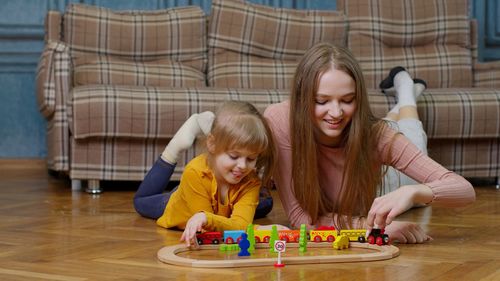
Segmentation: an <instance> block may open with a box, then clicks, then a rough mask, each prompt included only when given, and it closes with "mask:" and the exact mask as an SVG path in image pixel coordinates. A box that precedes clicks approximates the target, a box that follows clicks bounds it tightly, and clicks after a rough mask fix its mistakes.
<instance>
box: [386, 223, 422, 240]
mask: <svg viewBox="0 0 500 281" xmlns="http://www.w3.org/2000/svg"><path fill="white" fill-rule="evenodd" d="M385 234H387V235H389V238H390V239H391V241H396V240H397V241H399V243H407V244H415V243H418V244H420V243H424V242H426V241H431V240H432V237H430V236H429V235H427V234H426V233H425V232H424V230H423V229H422V228H421V227H420V226H419V225H418V224H415V223H411V222H404V221H394V222H392V223H391V225H388V226H387V227H386V228H385Z"/></svg>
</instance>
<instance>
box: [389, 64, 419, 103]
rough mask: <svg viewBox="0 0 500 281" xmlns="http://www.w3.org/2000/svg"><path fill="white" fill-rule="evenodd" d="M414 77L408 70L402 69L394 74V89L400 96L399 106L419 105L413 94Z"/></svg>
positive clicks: (398, 96)
mask: <svg viewBox="0 0 500 281" xmlns="http://www.w3.org/2000/svg"><path fill="white" fill-rule="evenodd" d="M413 84H414V83H413V79H412V78H411V76H410V74H408V72H406V71H400V72H399V73H398V74H396V76H394V89H395V90H396V95H397V98H398V105H399V108H401V107H403V106H415V107H416V106H417V102H416V98H415V95H414V94H413Z"/></svg>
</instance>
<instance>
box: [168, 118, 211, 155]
mask: <svg viewBox="0 0 500 281" xmlns="http://www.w3.org/2000/svg"><path fill="white" fill-rule="evenodd" d="M214 118H215V115H214V114H213V112H210V111H205V112H203V113H200V114H198V113H195V114H193V115H191V116H190V117H189V118H188V120H186V122H184V124H182V126H181V127H180V128H179V130H177V132H176V133H175V135H174V137H173V138H172V139H171V140H170V142H169V143H168V145H167V147H165V150H163V153H162V154H161V157H162V158H163V160H165V161H167V162H169V163H171V164H175V163H177V159H178V158H179V155H180V154H181V152H182V151H184V150H186V149H188V148H190V147H191V146H192V145H193V143H194V140H195V139H196V137H197V136H199V135H200V134H202V133H203V134H205V135H207V134H208V133H210V129H211V128H212V123H213V121H214Z"/></svg>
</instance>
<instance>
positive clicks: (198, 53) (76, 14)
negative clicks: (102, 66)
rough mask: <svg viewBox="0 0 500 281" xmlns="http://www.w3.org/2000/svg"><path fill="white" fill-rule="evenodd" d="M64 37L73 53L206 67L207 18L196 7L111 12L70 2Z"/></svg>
mask: <svg viewBox="0 0 500 281" xmlns="http://www.w3.org/2000/svg"><path fill="white" fill-rule="evenodd" d="M63 40H64V41H65V42H66V43H67V44H68V46H69V47H70V50H71V54H72V56H73V57H79V56H81V55H86V54H89V53H92V54H99V55H112V56H115V57H123V58H127V59H131V60H136V61H141V60H145V61H149V60H158V59H169V60H172V61H177V62H182V63H187V64H188V65H190V66H192V67H194V68H196V69H197V70H198V71H200V72H204V71H205V63H206V51H207V47H206V16H205V15H204V13H203V10H201V8H200V7H198V6H188V7H177V8H171V9H164V10H155V11H139V10H138V11H112V10H110V9H106V8H101V7H95V6H87V5H82V4H70V5H68V8H67V10H66V13H65V14H64V34H63Z"/></svg>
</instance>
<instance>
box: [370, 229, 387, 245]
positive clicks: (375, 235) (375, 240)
mask: <svg viewBox="0 0 500 281" xmlns="http://www.w3.org/2000/svg"><path fill="white" fill-rule="evenodd" d="M368 243H369V244H377V245H379V246H382V245H387V244H388V243H389V236H388V235H387V234H384V229H378V228H374V229H372V231H371V232H370V234H369V235H368Z"/></svg>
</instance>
